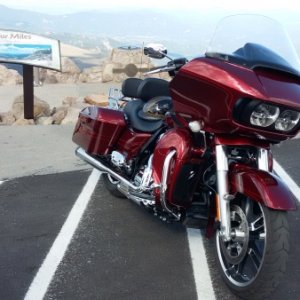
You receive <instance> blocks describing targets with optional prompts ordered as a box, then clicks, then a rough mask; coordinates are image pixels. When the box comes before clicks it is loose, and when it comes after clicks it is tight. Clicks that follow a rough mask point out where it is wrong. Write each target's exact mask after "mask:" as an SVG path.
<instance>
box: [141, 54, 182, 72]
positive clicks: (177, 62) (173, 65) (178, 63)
mask: <svg viewBox="0 0 300 300" xmlns="http://www.w3.org/2000/svg"><path fill="white" fill-rule="evenodd" d="M187 62H188V60H187V59H186V58H177V59H173V60H171V61H169V62H168V63H167V65H165V66H160V67H158V68H156V69H153V70H151V71H149V72H146V73H144V75H151V74H156V73H162V72H172V71H179V69H180V68H181V67H182V66H183V65H185V64H186V63H187ZM173 76H174V75H173Z"/></svg>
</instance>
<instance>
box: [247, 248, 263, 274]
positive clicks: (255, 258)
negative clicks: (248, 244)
mask: <svg viewBox="0 0 300 300" xmlns="http://www.w3.org/2000/svg"><path fill="white" fill-rule="evenodd" d="M254 248H256V247H252V248H249V251H248V257H249V258H250V261H251V262H252V266H253V267H254V268H255V270H256V272H257V271H258V270H259V268H260V265H261V261H262V255H260V253H259V250H258V249H254Z"/></svg>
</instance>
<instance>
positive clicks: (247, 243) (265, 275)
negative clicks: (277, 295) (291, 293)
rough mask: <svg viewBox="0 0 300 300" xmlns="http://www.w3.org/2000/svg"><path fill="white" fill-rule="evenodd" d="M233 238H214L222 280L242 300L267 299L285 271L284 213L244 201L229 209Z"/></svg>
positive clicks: (285, 219) (247, 199) (245, 198)
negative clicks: (226, 239) (225, 239)
mask: <svg viewBox="0 0 300 300" xmlns="http://www.w3.org/2000/svg"><path fill="white" fill-rule="evenodd" d="M230 210H231V214H230V215H231V226H232V232H233V237H232V239H231V240H230V241H229V242H225V241H224V240H223V239H222V237H221V236H220V233H219V232H217V234H216V248H217V257H218V263H219V267H220V270H221V273H222V277H223V279H224V281H225V282H226V284H227V285H228V286H229V287H230V289H231V290H232V291H233V292H234V293H235V294H237V295H238V296H239V297H241V298H243V299H251V300H256V299H257V300H258V299H266V298H267V297H268V296H269V295H270V294H271V293H272V292H273V290H274V289H275V288H276V286H277V285H278V284H279V282H280V280H281V278H282V276H283V275H284V272H285V270H286V263H287V259H288V251H289V226H288V222H287V217H286V212H284V211H276V210H272V209H270V208H267V207H265V206H263V205H261V204H259V203H257V202H254V201H252V200H251V199H249V198H247V197H241V198H240V199H239V200H238V201H235V202H233V203H232V205H231V208H230Z"/></svg>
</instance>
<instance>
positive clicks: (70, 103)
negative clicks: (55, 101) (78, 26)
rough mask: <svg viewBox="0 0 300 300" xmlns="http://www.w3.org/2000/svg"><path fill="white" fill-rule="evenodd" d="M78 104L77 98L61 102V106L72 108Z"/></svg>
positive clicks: (67, 98)
mask: <svg viewBox="0 0 300 300" xmlns="http://www.w3.org/2000/svg"><path fill="white" fill-rule="evenodd" d="M77 102H78V98H77V97H70V96H69V97H66V98H65V99H64V100H63V101H62V104H63V105H66V106H73V105H75V104H76V103H77Z"/></svg>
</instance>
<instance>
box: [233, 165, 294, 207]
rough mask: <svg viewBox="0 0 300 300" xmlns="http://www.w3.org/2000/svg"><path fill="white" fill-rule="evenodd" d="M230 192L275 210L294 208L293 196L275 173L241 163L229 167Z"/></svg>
mask: <svg viewBox="0 0 300 300" xmlns="http://www.w3.org/2000/svg"><path fill="white" fill-rule="evenodd" d="M229 184H230V188H231V193H232V194H236V193H241V194H243V195H245V196H248V197H250V198H251V199H253V200H255V201H257V202H260V203H262V204H264V205H265V206H267V207H269V208H272V209H277V210H296V209H297V207H296V202H295V197H294V196H293V194H292V193H291V191H290V190H289V188H288V187H287V186H286V184H285V183H284V182H283V181H282V180H281V179H280V178H279V177H278V176H276V175H275V174H273V173H269V172H266V171H262V170H257V169H254V168H252V167H249V166H246V165H242V164H232V165H231V166H230V169H229Z"/></svg>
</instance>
